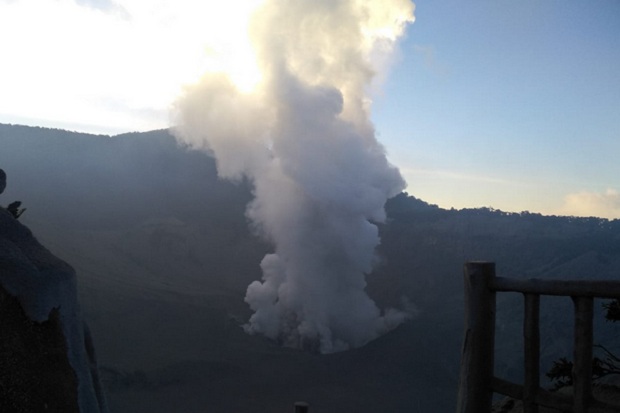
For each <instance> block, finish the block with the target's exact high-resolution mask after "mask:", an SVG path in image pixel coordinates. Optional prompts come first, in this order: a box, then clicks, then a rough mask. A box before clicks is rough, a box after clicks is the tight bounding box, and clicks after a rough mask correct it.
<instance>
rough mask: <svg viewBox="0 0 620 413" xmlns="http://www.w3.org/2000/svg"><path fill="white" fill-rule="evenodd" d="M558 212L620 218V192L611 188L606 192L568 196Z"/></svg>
mask: <svg viewBox="0 0 620 413" xmlns="http://www.w3.org/2000/svg"><path fill="white" fill-rule="evenodd" d="M558 212H559V213H560V214H561V215H574V216H582V217H601V218H609V219H615V218H620V192H619V191H618V190H616V189H611V188H609V189H607V190H606V191H605V192H588V191H582V192H576V193H572V194H568V195H566V197H565V198H564V205H563V206H562V207H561V208H560V209H559V211H558Z"/></svg>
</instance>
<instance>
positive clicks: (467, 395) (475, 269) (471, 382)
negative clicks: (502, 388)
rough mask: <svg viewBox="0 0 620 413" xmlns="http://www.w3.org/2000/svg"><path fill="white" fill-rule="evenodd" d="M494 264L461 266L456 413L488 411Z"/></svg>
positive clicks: (492, 366) (493, 350) (493, 345)
mask: <svg viewBox="0 0 620 413" xmlns="http://www.w3.org/2000/svg"><path fill="white" fill-rule="evenodd" d="M494 277H495V264H494V263H489V262H469V263H466V264H465V266H464V281H465V334H464V337H465V339H464V342H463V350H462V355H461V375H460V379H459V393H458V401H457V412H458V413H489V412H490V411H491V403H492V396H493V392H492V389H491V380H492V378H493V368H494V352H495V293H494V292H493V291H491V290H490V288H489V285H490V283H491V280H492V279H493V278H494Z"/></svg>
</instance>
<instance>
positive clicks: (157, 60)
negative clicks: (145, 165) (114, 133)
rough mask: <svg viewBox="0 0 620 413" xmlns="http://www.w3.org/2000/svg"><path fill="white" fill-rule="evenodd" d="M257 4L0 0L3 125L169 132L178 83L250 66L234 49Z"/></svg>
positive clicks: (232, 0) (243, 0)
mask: <svg viewBox="0 0 620 413" xmlns="http://www.w3.org/2000/svg"><path fill="white" fill-rule="evenodd" d="M256 3H257V0H229V1H226V2H223V3H222V2H200V1H192V0H177V1H175V2H170V1H161V0H160V1H157V0H153V1H146V0H117V1H114V0H37V1H34V0H16V1H11V2H7V1H0V39H2V40H0V56H2V65H0V122H11V119H20V118H21V119H33V120H38V123H39V124H40V125H46V124H48V125H49V123H50V122H54V123H56V124H64V125H67V124H71V123H73V124H76V125H78V124H81V125H85V124H86V125H88V124H90V125H99V126H101V127H102V128H103V129H106V130H109V129H111V128H112V127H114V128H116V129H120V130H145V129H152V128H158V127H165V126H168V124H169V119H168V116H169V115H168V110H169V106H170V104H171V103H172V101H173V100H174V99H175V98H176V97H177V96H178V95H179V94H181V91H182V89H183V86H184V85H185V84H188V83H192V82H195V81H197V79H199V78H200V76H201V75H202V74H203V73H204V72H205V71H207V70H217V69H221V70H226V71H232V70H234V68H232V66H235V65H236V68H237V69H238V68H239V67H241V68H242V69H238V70H240V71H241V72H243V71H244V70H246V71H247V68H248V67H250V66H251V65H249V64H248V63H247V61H244V62H239V61H238V60H239V59H238V55H239V54H238V53H232V52H231V51H232V50H237V51H238V50H239V44H240V43H244V42H245V43H248V40H247V35H246V32H245V25H246V24H247V20H248V18H249V17H248V16H249V14H250V13H251V11H252V10H253V8H254V7H255V6H256ZM244 75H246V74H245V73H241V74H240V75H239V76H244ZM15 123H16V122H15Z"/></svg>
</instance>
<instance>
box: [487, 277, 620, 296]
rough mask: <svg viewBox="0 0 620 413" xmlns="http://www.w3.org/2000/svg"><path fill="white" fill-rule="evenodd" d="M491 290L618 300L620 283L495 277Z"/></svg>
mask: <svg viewBox="0 0 620 413" xmlns="http://www.w3.org/2000/svg"><path fill="white" fill-rule="evenodd" d="M491 289H492V290H494V291H498V292H499V291H513V292H520V293H524V294H538V295H555V296H567V297H577V296H579V297H600V298H620V281H605V280H602V281H601V280H598V281H597V280H590V281H585V280H575V281H570V280H568V281H567V280H539V279H528V280H524V279H517V278H503V277H495V278H494V279H493V280H492V282H491Z"/></svg>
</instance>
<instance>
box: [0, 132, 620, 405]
mask: <svg viewBox="0 0 620 413" xmlns="http://www.w3.org/2000/svg"><path fill="white" fill-rule="evenodd" d="M0 147H1V148H2V151H0V165H2V167H3V168H6V170H7V171H9V170H10V178H11V182H10V186H9V187H7V190H6V191H5V193H4V194H3V195H2V196H3V199H4V198H5V197H8V198H10V199H20V200H22V201H24V204H25V205H27V206H28V213H27V214H25V215H23V216H22V217H21V219H20V221H23V222H24V223H28V225H29V226H31V227H32V228H33V229H35V230H36V231H37V233H38V234H41V238H43V239H44V240H45V243H46V245H49V247H50V249H52V250H53V251H54V252H55V253H56V254H57V255H59V256H60V257H62V258H64V259H66V260H67V261H70V262H71V263H72V264H73V266H74V267H75V268H76V271H77V273H78V285H79V288H80V294H81V296H82V300H81V301H82V303H83V306H84V311H85V314H86V317H87V318H88V321H89V324H90V325H91V329H92V331H93V335H94V338H95V342H96V343H97V349H98V355H99V360H100V363H101V364H102V365H104V366H105V372H106V375H107V376H106V377H104V379H106V380H108V382H109V383H112V384H113V385H112V388H113V391H112V392H111V395H110V403H111V410H112V411H123V410H131V411H134V412H149V413H150V412H155V413H157V412H160V411H161V412H166V411H181V410H182V411H185V412H203V411H204V410H205V406H208V410H209V411H210V412H213V413H218V412H226V413H228V412H230V411H233V410H237V411H248V410H250V407H249V406H252V407H251V409H253V411H256V412H270V413H271V412H274V411H287V410H290V408H291V404H292V403H293V402H295V401H297V400H305V401H308V402H309V403H310V404H311V405H312V406H313V407H312V409H313V411H317V412H319V411H325V412H328V411H345V410H346V411H353V410H354V411H358V412H361V413H365V412H368V413H370V412H373V413H375V412H378V411H381V412H393V411H403V410H407V411H420V412H430V411H433V412H438V413H444V412H445V413H448V412H450V413H452V412H453V411H454V407H455V403H456V389H457V377H458V369H459V361H460V346H461V340H462V322H463V318H462V309H463V290H462V286H463V284H462V283H463V281H462V265H463V263H464V262H465V261H468V260H485V261H494V262H496V263H497V273H498V275H500V276H508V277H526V278H534V277H536V278H546V279H557V278H593V277H596V278H615V277H617V275H618V274H620V221H618V220H615V221H609V220H602V219H596V218H574V217H548V216H542V215H539V214H534V213H529V212H523V213H506V212H502V211H497V210H493V209H490V208H481V209H468V210H445V209H442V208H438V207H437V206H433V205H429V204H427V203H425V202H424V201H422V200H419V199H417V198H415V197H413V196H410V195H407V194H401V195H399V196H397V197H395V198H393V199H392V200H390V201H389V202H388V204H387V214H388V221H387V223H386V224H383V225H381V226H380V234H381V237H382V241H381V245H380V247H379V249H378V252H377V266H376V268H375V270H374V271H373V272H372V273H371V274H369V275H368V277H367V282H368V286H367V290H368V293H369V295H370V296H371V297H372V298H373V299H374V300H375V301H376V302H377V304H378V305H379V307H381V308H385V307H389V306H392V307H399V308H402V307H404V306H406V307H408V308H410V309H414V310H415V312H416V313H417V314H418V315H417V317H416V318H415V319H414V320H413V321H411V322H409V323H406V324H405V325H403V326H401V327H400V328H398V329H396V330H394V331H392V332H391V333H389V334H387V335H386V336H383V337H381V338H379V339H377V340H375V341H373V342H370V343H369V344H367V345H366V346H364V347H362V348H360V349H357V350H355V351H350V352H345V353H341V354H334V355H330V356H316V355H310V354H306V353H301V352H298V351H293V350H290V349H282V348H280V347H279V346H277V345H276V344H274V343H272V342H269V341H267V340H265V339H263V338H260V337H256V336H248V335H246V334H245V333H243V331H242V329H241V328H240V324H243V322H245V321H246V320H247V319H248V317H249V315H250V311H249V309H248V308H247V305H246V304H245V303H244V302H243V297H244V295H245V291H246V288H247V286H248V284H249V283H250V282H251V281H253V280H257V279H260V277H261V271H260V268H259V262H260V260H261V259H262V257H263V256H264V254H265V253H266V252H268V251H270V247H269V246H268V245H265V244H264V243H262V242H260V241H259V240H258V239H257V238H256V237H254V236H253V234H252V231H251V229H249V228H248V226H247V220H246V218H245V216H244V211H245V206H246V204H247V202H249V200H250V199H251V194H250V190H251V186H250V185H249V184H248V183H240V184H238V185H234V184H231V183H229V182H224V181H220V180H219V179H218V178H217V175H216V170H215V163H214V161H213V159H212V158H210V157H209V156H208V154H204V153H200V152H192V151H188V150H186V149H184V148H181V147H179V146H177V145H176V143H175V141H174V139H173V138H172V136H171V135H170V134H169V133H168V132H167V131H154V132H149V133H132V134H126V135H121V136H115V137H108V136H93V135H84V134H76V133H71V132H66V131H57V130H49V129H41V128H28V127H21V126H11V125H0ZM68 206H70V207H68ZM599 307H600V306H599ZM498 308H501V309H502V310H501V311H498V314H497V320H498V325H499V327H498V336H497V340H498V341H497V352H498V353H497V354H498V356H497V369H498V373H501V374H502V375H506V376H508V378H510V377H515V376H516V377H518V376H519V375H520V374H521V372H520V365H521V359H520V358H519V356H516V357H515V356H514V354H516V353H515V348H520V347H519V346H520V339H519V336H520V334H521V333H520V329H521V324H520V323H521V320H520V318H521V315H520V314H521V313H522V308H521V307H520V304H519V300H515V299H513V298H511V297H510V296H508V297H507V298H502V302H501V303H500V304H498ZM567 308H568V310H567ZM566 311H570V306H566V305H565V304H564V303H562V302H556V301H554V300H551V302H550V303H549V304H545V307H544V308H542V311H541V325H543V328H544V331H545V338H544V341H543V346H542V351H543V357H542V361H543V364H544V365H543V367H542V370H543V371H546V369H547V367H550V366H551V363H552V361H553V360H556V359H558V358H559V357H562V356H568V355H569V354H567V353H566V352H567V351H569V350H568V349H569V345H568V344H567V343H570V340H571V337H570V329H571V327H570V320H568V319H564V317H563V316H562V315H563V314H564V313H565V312H566ZM597 320H601V321H600V322H601V323H604V321H602V320H604V317H602V316H601V317H597ZM599 327H604V326H599ZM596 331H600V332H601V334H603V335H604V334H608V333H607V332H606V330H605V329H604V328H598V329H597V330H596ZM607 331H608V330H607ZM603 339H605V337H601V340H600V341H602V340H603Z"/></svg>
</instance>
